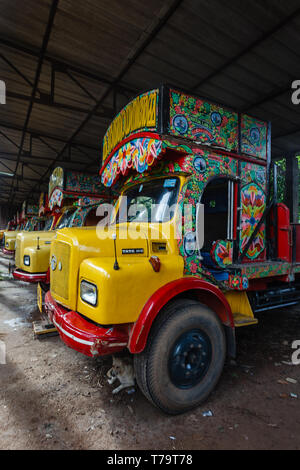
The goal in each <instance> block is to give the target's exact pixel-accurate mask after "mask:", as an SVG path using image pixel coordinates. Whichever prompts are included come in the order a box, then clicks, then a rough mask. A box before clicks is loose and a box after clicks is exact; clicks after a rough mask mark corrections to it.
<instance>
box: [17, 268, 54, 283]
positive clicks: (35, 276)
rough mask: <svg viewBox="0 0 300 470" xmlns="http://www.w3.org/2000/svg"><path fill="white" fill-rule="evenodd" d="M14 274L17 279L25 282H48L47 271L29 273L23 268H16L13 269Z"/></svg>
mask: <svg viewBox="0 0 300 470" xmlns="http://www.w3.org/2000/svg"><path fill="white" fill-rule="evenodd" d="M13 276H14V278H15V279H18V280H19V281H25V282H32V283H35V282H46V280H47V273H27V272H26V271H22V270H21V269H15V270H14V271H13Z"/></svg>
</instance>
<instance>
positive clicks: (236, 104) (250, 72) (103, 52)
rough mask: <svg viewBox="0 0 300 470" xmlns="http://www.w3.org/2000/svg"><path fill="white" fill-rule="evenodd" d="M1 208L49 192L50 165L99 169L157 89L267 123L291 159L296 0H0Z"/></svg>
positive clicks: (298, 65) (277, 146) (295, 134)
mask: <svg viewBox="0 0 300 470" xmlns="http://www.w3.org/2000/svg"><path fill="white" fill-rule="evenodd" d="M0 8H1V10H0V11H1V13H0V45H1V48H0V79H1V80H4V82H5V84H6V92H7V94H6V104H5V105H0V109H1V114H0V172H7V173H12V174H14V176H13V177H9V176H1V175H0V203H1V202H2V203H3V202H8V201H10V202H15V203H20V202H22V201H23V200H24V199H25V198H27V197H31V196H32V195H35V193H36V197H37V196H38V194H37V193H39V192H40V191H42V190H47V185H48V180H49V176H50V173H51V171H52V170H53V168H54V167H55V166H57V165H63V166H65V167H67V168H74V169H76V170H83V171H93V172H96V171H98V170H99V168H100V165H101V142H102V138H103V135H104V133H105V130H106V129H107V127H108V125H109V123H110V121H111V119H112V118H113V117H114V116H115V114H116V113H117V112H118V111H119V110H120V109H121V108H122V107H123V106H124V105H125V104H126V103H127V102H128V101H129V100H130V99H131V98H132V97H133V96H135V95H136V94H138V93H140V92H142V91H144V90H146V89H152V88H154V87H155V86H158V85H159V84H161V83H171V84H172V85H174V86H177V87H180V88H183V89H185V90H188V91H191V92H192V93H195V94H197V95H200V96H204V97H207V98H210V99H213V100H214V101H217V102H221V103H224V104H226V105H228V106H230V107H233V108H236V109H237V110H239V111H244V112H249V113H250V114H252V115H255V116H257V117H258V118H261V119H264V120H270V121H271V122H272V132H273V139H272V155H273V158H276V157H278V156H281V155H288V154H289V153H292V152H296V151H299V150H300V105H298V106H297V105H294V104H293V103H292V100H291V96H292V88H291V87H292V82H293V81H294V80H297V79H298V80H300V52H299V51H300V36H299V33H298V31H299V29H300V7H299V1H298V0H289V2H284V1H282V0H272V1H269V0H253V1H251V2H249V1H247V0H244V1H241V0H230V1H229V0H210V1H209V2H208V1H204V0H165V1H163V2H162V1H161V0H151V1H148V2H141V1H138V0H122V1H120V0H101V2H99V1H98V0H77V1H76V2H75V1H72V0H40V1H39V2H36V0H26V2H23V1H22V0H14V1H13V2H12V1H11V0H0Z"/></svg>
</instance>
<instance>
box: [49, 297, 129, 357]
mask: <svg viewBox="0 0 300 470" xmlns="http://www.w3.org/2000/svg"><path fill="white" fill-rule="evenodd" d="M45 310H46V313H47V315H48V317H49V319H50V321H51V322H52V323H53V324H54V325H55V326H56V328H57V330H58V332H59V335H60V337H61V339H62V340H63V342H64V343H65V344H66V345H67V346H69V347H70V348H72V349H75V351H78V352H81V353H82V354H85V355H86V356H90V357H94V356H104V355H106V354H114V353H116V352H119V351H122V349H124V348H126V346H127V344H128V338H129V329H130V326H129V325H118V326H109V327H101V326H97V325H95V324H94V323H91V322H89V321H88V320H85V319H84V318H83V317H82V316H81V315H79V314H78V313H77V312H72V311H71V310H67V309H65V308H64V307H62V306H61V305H59V304H58V303H57V302H56V301H55V300H54V299H53V298H52V296H51V293H50V291H48V292H47V293H46V296H45Z"/></svg>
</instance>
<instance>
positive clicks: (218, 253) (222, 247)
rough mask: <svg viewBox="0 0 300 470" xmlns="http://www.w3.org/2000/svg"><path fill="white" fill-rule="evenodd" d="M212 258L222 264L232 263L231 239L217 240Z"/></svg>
mask: <svg viewBox="0 0 300 470" xmlns="http://www.w3.org/2000/svg"><path fill="white" fill-rule="evenodd" d="M211 253H212V258H213V259H214V261H215V262H216V263H217V264H218V265H219V266H220V267H222V268H223V267H225V266H228V265H230V264H232V253H233V246H232V242H230V241H223V240H221V241H217V242H215V243H214V244H213V246H212V250H211Z"/></svg>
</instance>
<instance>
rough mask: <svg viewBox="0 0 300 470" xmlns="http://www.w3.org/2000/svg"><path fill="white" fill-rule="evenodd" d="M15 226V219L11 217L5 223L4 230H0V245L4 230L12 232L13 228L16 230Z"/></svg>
mask: <svg viewBox="0 0 300 470" xmlns="http://www.w3.org/2000/svg"><path fill="white" fill-rule="evenodd" d="M16 227H17V224H16V221H15V219H12V220H10V221H9V222H8V223H7V226H6V228H5V229H4V230H0V245H1V244H2V242H3V239H4V233H5V232H13V231H14V230H16Z"/></svg>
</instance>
